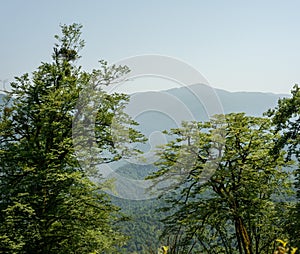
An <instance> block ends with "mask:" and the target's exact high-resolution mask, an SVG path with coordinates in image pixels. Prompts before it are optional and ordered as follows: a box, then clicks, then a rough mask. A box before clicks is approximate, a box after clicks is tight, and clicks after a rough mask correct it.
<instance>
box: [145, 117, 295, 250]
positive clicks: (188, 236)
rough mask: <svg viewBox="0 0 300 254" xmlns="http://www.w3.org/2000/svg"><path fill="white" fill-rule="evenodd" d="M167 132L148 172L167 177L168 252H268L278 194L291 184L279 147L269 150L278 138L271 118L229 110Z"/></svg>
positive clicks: (279, 218)
mask: <svg viewBox="0 0 300 254" xmlns="http://www.w3.org/2000/svg"><path fill="white" fill-rule="evenodd" d="M168 134H169V135H171V138H172V140H171V141H170V142H169V143H168V144H167V145H165V146H164V147H162V148H161V149H160V150H159V152H158V153H159V156H160V160H159V161H158V163H157V166H158V167H159V170H158V172H156V173H154V174H152V175H151V176H150V177H149V178H151V179H153V181H154V184H155V185H157V184H158V183H161V182H164V183H165V184H164V185H161V186H162V187H161V188H162V193H161V198H164V199H166V200H167V203H168V204H169V205H168V206H166V207H165V208H164V209H163V211H165V212H167V216H166V217H165V218H164V219H163V222H164V224H165V230H164V233H163V237H164V238H165V239H166V241H169V244H170V245H171V248H170V253H194V252H195V251H198V252H199V253H228V254H229V253H230V254H232V253H241V254H242V253H245V254H252V253H273V252H272V251H274V241H275V239H276V238H278V237H284V233H283V228H282V225H283V224H284V218H285V217H284V213H285V202H282V201H281V200H282V199H283V197H284V196H282V195H286V192H287V190H288V189H289V186H290V185H289V180H288V177H287V175H288V174H287V172H284V171H283V170H282V167H283V166H285V162H284V160H283V156H284V152H283V151H280V154H278V156H277V157H275V158H274V157H273V156H272V155H271V151H272V149H273V148H274V146H275V143H276V142H275V141H276V139H278V137H279V136H278V135H275V136H274V135H273V133H272V125H271V121H270V120H269V119H267V118H259V117H250V116H245V115H244V114H242V113H232V114H228V115H225V117H223V116H216V117H215V118H213V119H212V120H211V121H209V122H205V123H201V122H200V123H199V122H192V123H184V124H183V127H182V128H178V129H172V130H171V131H170V132H169V133H168ZM170 179H171V180H170ZM275 199H276V201H275Z"/></svg>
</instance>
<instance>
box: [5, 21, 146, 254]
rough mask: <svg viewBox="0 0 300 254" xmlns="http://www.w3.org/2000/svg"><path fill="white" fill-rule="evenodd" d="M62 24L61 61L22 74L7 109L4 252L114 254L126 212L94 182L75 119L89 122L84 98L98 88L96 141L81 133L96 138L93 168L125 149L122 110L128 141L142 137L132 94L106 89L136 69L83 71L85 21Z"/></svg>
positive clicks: (121, 237)
mask: <svg viewBox="0 0 300 254" xmlns="http://www.w3.org/2000/svg"><path fill="white" fill-rule="evenodd" d="M61 29H62V35H61V36H59V35H56V36H55V38H56V39H57V43H56V44H55V45H54V52H53V54H52V58H53V61H52V62H51V63H42V64H41V65H40V66H39V67H38V68H37V70H36V71H34V72H33V73H32V74H31V75H29V74H24V75H23V76H21V77H17V78H16V79H15V81H14V82H12V83H11V87H12V90H11V91H10V92H7V96H6V103H5V104H4V105H2V107H1V113H0V141H1V142H0V193H1V196H0V252H1V253H43V254H45V253H92V252H93V253H103V252H105V253H113V252H114V248H115V247H116V246H118V245H122V244H123V243H124V240H125V237H124V235H122V234H121V233H120V231H119V230H118V228H117V222H118V221H120V220H122V219H123V216H122V215H121V214H120V213H119V212H118V210H119V209H118V208H117V207H115V206H113V205H112V204H111V202H110V201H109V198H108V196H107V195H105V194H104V193H103V188H104V187H105V183H103V184H96V183H94V182H93V181H91V178H90V177H91V176H92V174H93V173H94V172H96V171H95V170H94V171H92V170H90V169H91V163H90V165H89V166H90V167H85V166H87V165H86V164H84V163H80V161H79V160H78V158H77V155H76V153H75V146H76V145H78V144H74V133H72V124H73V123H74V121H75V120H74V119H76V118H80V121H81V122H87V121H88V120H89V119H88V118H87V117H86V116H84V115H83V114H82V111H83V110H84V108H85V107H89V106H91V104H90V103H89V101H88V100H83V99H81V100H79V98H80V94H82V93H84V92H85V91H86V90H88V91H91V89H94V94H97V98H99V99H100V101H99V100H98V101H97V102H98V104H97V105H94V108H93V110H94V111H95V112H96V113H95V122H94V123H90V125H89V127H90V126H92V127H93V132H94V133H95V134H94V136H93V140H91V139H90V138H84V135H86V134H87V133H88V132H86V131H87V130H85V132H83V133H81V134H78V133H75V136H76V135H77V136H76V137H80V138H79V139H77V140H76V141H79V140H80V142H81V144H80V146H81V147H87V146H89V144H90V143H89V142H92V143H93V145H94V146H96V147H97V149H98V151H100V152H99V156H98V159H99V160H97V161H94V163H93V167H95V166H96V164H97V163H104V162H107V161H113V160H117V159H119V158H121V157H122V155H123V154H124V153H122V149H120V147H118V146H117V145H116V144H117V142H116V141H115V140H114V137H113V135H112V134H111V128H112V125H113V123H114V121H115V120H114V115H115V112H118V114H119V115H120V117H119V118H118V119H119V120H118V121H117V122H118V123H119V125H120V126H123V129H122V130H123V132H124V131H127V133H129V134H128V135H127V136H126V141H127V142H129V143H130V142H131V143H134V142H138V141H139V140H142V139H143V137H142V135H141V134H140V133H139V132H137V131H135V130H134V129H133V126H134V125H136V123H135V122H134V121H133V120H131V119H130V118H129V117H128V116H127V115H126V114H122V109H123V107H124V104H126V103H127V101H128V96H127V95H124V94H112V95H109V94H107V93H105V92H104V91H103V90H102V88H101V87H103V86H107V85H109V84H110V83H111V82H114V81H116V80H118V78H120V77H122V76H123V75H124V74H126V73H127V72H128V68H127V67H122V66H108V64H107V62H105V61H100V67H99V69H97V70H93V71H92V72H91V73H88V72H85V71H83V70H82V68H81V66H77V62H78V61H77V60H78V59H79V58H80V55H79V52H80V50H81V49H82V48H83V46H84V41H83V40H82V39H81V25H78V24H72V25H63V26H61ZM99 102H100V103H99ZM95 107H96V108H95ZM122 121H124V122H122ZM115 122H116V121H115ZM122 123H123V125H122ZM120 128H121V127H119V129H120ZM79 129H80V128H79ZM88 131H91V130H88ZM86 151H88V150H86ZM84 157H89V154H87V153H86V154H85V155H84ZM94 169H95V168H94Z"/></svg>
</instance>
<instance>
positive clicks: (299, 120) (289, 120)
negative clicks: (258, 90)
mask: <svg viewBox="0 0 300 254" xmlns="http://www.w3.org/2000/svg"><path fill="white" fill-rule="evenodd" d="M291 94H292V96H291V98H282V99H280V100H279V101H278V105H277V107H276V108H275V109H272V110H269V111H268V115H269V116H272V120H273V123H274V124H275V125H276V129H275V131H276V132H277V133H280V138H279V139H278V141H277V144H276V147H275V149H274V155H275V156H276V154H278V151H280V150H281V149H283V148H284V149H286V150H287V156H286V160H287V161H297V162H298V163H297V165H296V167H295V172H294V173H295V184H294V187H295V189H296V191H297V200H298V202H297V204H296V206H295V208H294V209H293V211H292V213H291V215H290V223H289V224H288V231H289V233H290V238H291V242H292V244H294V245H295V246H300V240H299V237H298V236H299V235H300V167H299V163H300V149H299V148H300V146H299V144H300V135H299V130H300V88H299V86H298V85H295V86H294V87H293V89H292V91H291Z"/></svg>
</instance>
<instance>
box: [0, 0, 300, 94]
mask: <svg viewBox="0 0 300 254" xmlns="http://www.w3.org/2000/svg"><path fill="white" fill-rule="evenodd" d="M73 22H77V23H81V24H82V25H83V26H84V28H83V38H84V39H85V40H86V47H85V49H84V50H83V51H82V56H83V58H82V60H81V61H80V64H81V65H83V67H84V69H87V70H89V69H91V68H94V67H97V61H98V60H100V59H106V60H108V61H109V62H116V61H119V60H120V59H123V58H126V57H131V56H136V55H141V54H142V55H143V54H159V55H166V56H170V57H174V58H177V59H180V60H182V61H184V62H186V63H188V64H190V65H191V66H193V67H194V68H196V69H197V70H198V71H199V72H201V73H202V74H203V75H204V76H205V77H206V78H207V79H208V80H209V82H210V84H211V85H212V86H214V87H216V88H222V89H225V90H229V91H264V92H275V93H289V91H290V89H291V87H292V86H293V84H294V83H300V1H275V0H272V1H237V0H236V1H231V0H226V1H225V0H223V1H221V0H220V1H216V0H210V1H208V0H207V1H204V0H194V1H176V0H151V1H150V0H149V1H142V0H139V1H138V0H135V1H134V0H127V1H125V0H123V1H122V0H118V1H117V0H107V1H104V0H101V1H100V0H99V1H96V0H94V1H92V0H86V1H84V0H81V1H79V0H59V1H58V0H54V1H53V0H52V1H42V0H26V1H23V0H18V1H17V0H2V1H1V15H0V23H1V26H0V34H1V42H0V43H1V47H0V58H1V62H0V80H5V79H8V80H12V77H13V76H19V75H21V74H23V73H25V72H32V71H33V70H35V69H36V67H37V66H38V65H39V64H40V62H41V61H49V60H50V56H51V54H52V46H53V43H54V41H55V40H54V38H53V36H54V34H57V33H59V32H60V30H59V24H64V23H66V24H70V23H73Z"/></svg>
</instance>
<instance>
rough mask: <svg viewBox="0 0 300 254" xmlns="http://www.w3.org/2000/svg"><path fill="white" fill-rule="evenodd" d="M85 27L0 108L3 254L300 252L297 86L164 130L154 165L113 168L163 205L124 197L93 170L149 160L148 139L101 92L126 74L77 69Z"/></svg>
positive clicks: (118, 101) (21, 81)
mask: <svg viewBox="0 0 300 254" xmlns="http://www.w3.org/2000/svg"><path fill="white" fill-rule="evenodd" d="M81 28H82V27H81V25H79V24H72V25H62V26H61V35H56V36H55V38H56V40H57V43H55V45H54V48H53V53H52V62H50V63H41V65H40V66H39V67H38V68H37V69H36V70H35V71H34V72H32V73H31V74H24V75H22V76H21V77H17V78H15V80H14V81H13V82H11V84H10V86H11V90H10V91H5V96H3V98H2V99H1V100H2V102H1V106H0V139H1V143H0V194H1V195H0V253H7V254H13V253H20V254H21V253H24V254H25V253H26V254H27V253H28V254H29V253H30V254H31V253H42V254H46V253H62V254H66V253H94V254H95V253H142V254H143V253H165V254H166V253H168V254H175V253H178V254H179V253H180V254H185V253H186V254H187V253H207V254H210V253H211V254H212V253H216V254H219V253H226V254H235V253H239V254H268V253H269V254H274V253H291V254H296V253H298V250H297V246H300V238H299V235H300V170H299V162H300V159H299V158H300V157H299V153H300V150H299V148H300V146H299V145H300V138H299V135H298V134H299V129H300V88H299V87H298V86H297V85H295V86H294V87H293V88H292V90H291V97H288V98H282V99H280V100H279V101H278V104H277V106H276V107H275V108H273V109H269V110H268V111H267V112H265V113H264V115H262V116H250V115H247V114H245V113H243V112H235V113H228V114H224V115H215V116H214V117H212V118H210V119H209V120H207V121H193V122H182V126H180V127H178V128H173V129H170V130H166V131H165V134H166V135H168V136H169V139H168V142H167V143H166V144H165V145H163V146H160V147H159V148H158V149H157V156H158V158H159V159H158V160H157V161H156V162H155V164H154V165H149V166H141V165H124V166H122V167H120V168H119V169H118V170H117V171H118V174H120V175H124V176H126V177H129V178H132V179H148V180H150V181H152V188H155V191H156V192H157V193H156V196H157V198H153V199H148V200H128V199H121V198H117V197H115V196H114V195H109V194H108V191H107V190H109V191H111V192H112V193H113V190H114V188H115V187H114V182H113V181H110V180H106V179H105V178H104V177H102V176H101V174H99V172H98V171H97V166H98V165H100V164H109V163H115V162H117V161H120V160H121V159H126V158H130V157H131V156H135V155H137V154H142V151H141V150H139V149H138V147H139V145H138V144H142V143H145V142H146V137H145V136H144V134H143V133H141V132H140V131H139V130H138V128H137V127H138V123H137V122H136V121H134V120H133V119H131V117H130V116H129V115H127V114H126V113H125V111H124V108H125V107H126V104H127V103H128V102H129V99H130V97H129V96H128V95H125V94H119V93H113V94H108V93H106V92H105V91H104V89H103V88H104V87H106V86H109V85H110V84H113V83H116V82H121V81H122V80H123V78H124V75H126V73H128V72H129V71H130V70H129V69H128V67H126V66H116V65H111V66H110V65H109V64H108V63H107V62H106V61H104V60H101V61H99V67H98V69H94V70H92V71H91V72H87V71H84V70H83V68H82V67H81V66H78V59H79V58H80V57H81V56H80V50H81V49H82V48H83V47H84V45H85V42H84V41H83V40H82V39H81ZM95 179H97V181H95Z"/></svg>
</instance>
